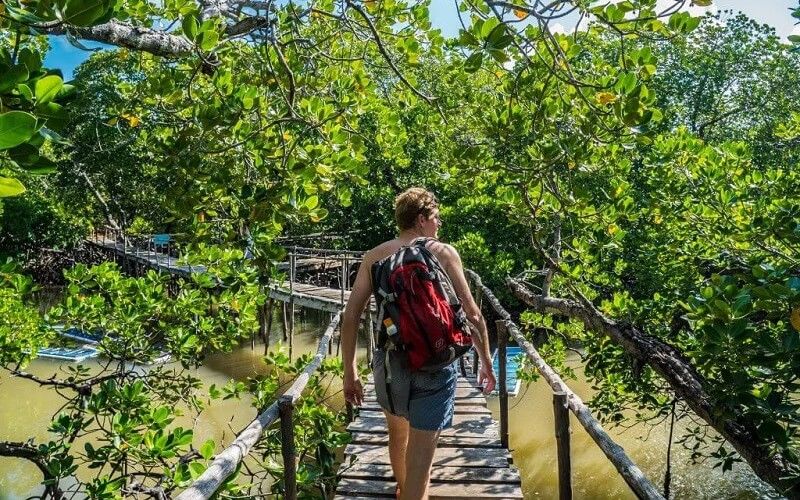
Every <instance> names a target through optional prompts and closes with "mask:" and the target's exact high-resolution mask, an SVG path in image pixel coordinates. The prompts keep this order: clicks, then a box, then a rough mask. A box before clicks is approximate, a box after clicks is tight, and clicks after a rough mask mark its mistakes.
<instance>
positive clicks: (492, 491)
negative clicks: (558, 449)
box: [337, 478, 523, 500]
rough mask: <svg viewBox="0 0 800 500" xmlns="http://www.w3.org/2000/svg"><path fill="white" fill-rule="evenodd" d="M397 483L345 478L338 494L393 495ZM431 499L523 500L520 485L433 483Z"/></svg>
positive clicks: (430, 488)
mask: <svg viewBox="0 0 800 500" xmlns="http://www.w3.org/2000/svg"><path fill="white" fill-rule="evenodd" d="M394 491H395V483H394V482H393V481H391V482H390V481H380V480H371V479H355V478H343V479H342V480H341V481H339V486H338V489H337V493H339V494H342V495H346V496H348V497H350V498H352V496H355V495H393V494H394ZM428 494H429V497H428V498H430V499H437V498H469V499H471V500H475V499H497V498H523V496H522V490H521V488H520V487H519V485H518V484H477V483H473V484H454V483H431V484H430V486H429V489H428Z"/></svg>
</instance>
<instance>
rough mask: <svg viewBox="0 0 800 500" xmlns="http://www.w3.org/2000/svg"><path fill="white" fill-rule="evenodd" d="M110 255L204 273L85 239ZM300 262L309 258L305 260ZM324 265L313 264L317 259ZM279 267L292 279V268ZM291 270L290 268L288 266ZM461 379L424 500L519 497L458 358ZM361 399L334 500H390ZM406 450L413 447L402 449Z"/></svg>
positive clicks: (335, 296)
mask: <svg viewBox="0 0 800 500" xmlns="http://www.w3.org/2000/svg"><path fill="white" fill-rule="evenodd" d="M90 242H91V243H93V244H95V245H98V246H100V247H102V248H104V249H106V250H108V251H111V252H114V254H115V255H121V256H124V258H126V259H129V261H130V260H132V261H133V262H136V263H138V264H140V265H144V266H147V267H151V268H153V269H157V270H159V271H161V272H166V273H170V274H174V275H178V276H189V275H191V274H192V273H202V272H205V271H206V268H205V267H203V266H188V265H184V264H179V263H178V259H177V258H175V257H169V258H168V257H167V255H165V254H163V253H157V252H154V251H152V250H143V249H139V248H134V247H130V246H126V245H124V244H122V243H120V242H118V241H115V240H110V239H100V240H90ZM304 260H308V262H305V261H304ZM320 260H322V261H323V262H322V263H320V262H319V261H320ZM331 260H332V259H331V258H330V257H329V258H327V259H296V260H295V259H293V263H294V265H295V266H296V267H295V269H298V268H302V267H304V266H306V265H307V266H308V267H309V268H317V267H319V266H323V267H324V266H325V265H326V261H327V262H330V261H331ZM287 264H288V263H283V265H284V268H285V269H287V270H289V271H290V272H289V273H288V274H289V276H293V275H294V272H293V270H291V269H289V268H288V267H287ZM288 266H290V264H288ZM268 293H269V296H270V298H272V299H274V300H280V301H284V302H291V303H292V304H294V305H297V306H302V307H308V308H312V309H317V310H323V311H329V312H331V313H338V312H340V311H341V310H342V308H343V306H344V305H345V304H346V303H347V300H348V299H349V298H350V291H349V290H344V291H342V290H341V289H338V288H327V287H322V286H316V285H309V284H306V283H299V282H294V283H290V282H289V281H283V282H280V283H273V284H271V285H270V286H269V292H268ZM465 362H466V368H467V369H466V372H467V375H466V376H464V375H459V379H458V383H457V386H456V401H455V414H454V416H453V426H452V427H451V428H449V429H446V430H444V431H442V433H441V434H440V438H439V443H438V447H437V449H436V453H435V455H434V461H433V469H432V472H431V486H430V490H429V493H430V498H431V499H441V498H470V499H475V500H477V499H498V498H523V495H522V486H521V480H520V476H519V471H518V470H517V469H516V468H515V467H514V466H513V465H512V464H511V461H512V459H511V453H510V452H509V451H508V450H507V449H506V448H505V447H504V446H503V445H502V444H501V439H500V428H499V425H498V423H497V422H496V421H495V420H494V419H493V418H492V413H491V412H490V411H489V409H488V407H487V405H486V398H485V397H484V395H483V393H482V392H481V390H480V389H479V388H478V387H476V381H475V377H474V375H473V374H472V369H471V368H470V367H469V361H468V360H467V359H466V358H465ZM365 390H366V392H365V401H364V406H362V407H361V408H360V409H359V411H358V416H357V417H356V419H355V420H354V421H353V422H352V423H350V425H348V427H347V430H348V431H350V433H351V434H352V438H353V440H352V442H351V443H350V444H349V445H348V446H347V447H346V448H345V450H344V455H345V459H344V462H343V463H342V466H341V468H340V470H339V473H340V475H341V478H342V479H341V481H340V482H339V485H338V487H337V490H336V496H335V498H336V499H342V500H344V499H359V498H394V497H395V487H396V483H395V481H394V477H393V474H392V470H391V465H390V462H389V450H388V447H387V444H388V442H389V436H388V431H387V428H386V419H385V417H384V415H383V412H382V410H381V408H380V407H379V406H378V403H377V400H376V399H375V387H374V384H373V383H372V381H370V382H368V383H367V385H366V387H365ZM409 452H410V453H413V450H409Z"/></svg>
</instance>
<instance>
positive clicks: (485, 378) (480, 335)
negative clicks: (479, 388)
mask: <svg viewBox="0 0 800 500" xmlns="http://www.w3.org/2000/svg"><path fill="white" fill-rule="evenodd" d="M437 247H438V248H437ZM431 250H432V251H434V252H435V253H436V256H437V258H438V259H439V261H440V262H441V263H442V266H444V270H445V271H446V272H447V275H448V276H449V277H450V281H452V282H453V288H455V292H456V295H457V296H458V299H459V300H460V301H461V305H462V307H463V308H464V313H465V314H466V315H467V321H469V322H470V324H471V325H472V326H473V327H474V328H470V332H471V333H472V343H473V345H474V346H475V351H477V353H478V358H479V359H480V366H481V369H480V372H479V375H478V384H481V383H483V385H484V386H483V389H484V392H485V393H487V394H488V393H490V392H492V391H493V390H494V386H495V384H496V380H495V376H494V371H493V368H492V355H491V354H490V353H489V332H488V330H487V328H486V321H485V320H484V319H483V314H482V313H481V309H480V307H478V304H476V303H475V299H473V298H472V293H471V292H470V289H469V284H468V283H467V278H466V276H464V266H463V265H462V263H461V256H460V255H458V252H457V251H456V249H455V248H453V247H452V246H450V245H447V244H445V243H439V242H437V243H434V244H433V245H432V247H431ZM476 330H477V331H476Z"/></svg>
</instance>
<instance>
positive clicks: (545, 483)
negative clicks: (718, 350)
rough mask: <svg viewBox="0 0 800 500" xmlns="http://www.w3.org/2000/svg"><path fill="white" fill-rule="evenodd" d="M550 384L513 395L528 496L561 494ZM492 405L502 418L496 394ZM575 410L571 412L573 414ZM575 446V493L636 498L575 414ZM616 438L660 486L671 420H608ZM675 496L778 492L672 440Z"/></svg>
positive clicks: (517, 454) (582, 392)
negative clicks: (699, 458) (629, 423)
mask: <svg viewBox="0 0 800 500" xmlns="http://www.w3.org/2000/svg"><path fill="white" fill-rule="evenodd" d="M568 362H569V364H570V365H571V366H572V368H573V369H574V370H575V372H576V378H577V380H567V384H568V385H569V386H570V388H571V389H572V390H573V391H575V393H576V394H577V395H578V396H580V397H581V398H582V399H583V400H584V401H588V400H589V399H590V398H591V395H592V393H593V392H594V391H593V390H592V389H591V385H590V384H589V383H588V382H586V381H585V379H584V378H583V371H582V370H581V367H580V360H579V359H577V356H576V357H574V358H572V359H570V360H569V361H568ZM552 401H553V400H552V392H551V390H550V386H549V385H548V384H547V383H546V382H545V381H544V380H543V379H541V378H540V379H539V380H538V381H537V382H535V383H532V384H531V385H530V386H529V387H528V388H527V389H526V388H525V386H524V385H523V386H522V388H521V389H520V394H519V396H517V397H515V398H509V442H510V443H509V446H510V448H512V450H513V452H512V454H513V457H514V464H515V465H516V466H517V467H518V468H519V469H520V474H521V476H522V485H523V488H524V493H525V498H558V475H557V467H558V465H557V458H556V440H555V431H554V428H555V427H554V425H555V424H554V419H553V403H552ZM489 407H490V408H491V409H492V412H493V413H494V415H495V418H497V419H499V417H500V412H499V404H498V399H497V398H491V399H490V400H489ZM570 415H571V414H570ZM685 425H689V424H688V422H687V423H683V422H680V421H679V422H678V423H676V427H675V434H674V435H675V438H676V439H677V438H678V437H680V436H681V435H682V432H681V431H682V429H684V428H685ZM570 428H571V441H572V443H571V445H572V446H571V452H572V473H573V491H574V498H576V499H618V498H622V499H626V498H630V499H634V498H636V497H635V495H633V493H631V491H630V489H629V488H628V486H627V484H626V483H625V481H624V480H623V479H622V477H621V476H620V475H619V473H618V472H617V471H616V469H615V468H614V466H613V465H611V463H610V462H609V461H608V459H607V458H606V457H605V455H604V454H603V452H602V451H600V449H599V448H598V447H597V445H596V444H595V442H594V441H593V440H592V438H591V437H589V435H588V434H587V433H586V431H585V430H584V428H583V427H582V426H581V424H580V423H579V422H578V421H577V420H576V419H575V418H574V417H572V416H571V419H570ZM605 429H606V431H607V432H608V433H609V435H610V436H611V438H612V439H614V441H616V442H617V443H618V444H620V445H621V446H622V447H623V448H624V449H625V451H626V453H627V454H628V456H629V457H630V458H631V459H632V460H633V462H634V463H636V464H637V465H638V466H639V468H641V469H642V472H644V474H645V476H646V477H648V478H649V479H650V480H651V481H652V482H653V483H654V484H655V485H656V487H657V488H658V489H659V490H661V489H662V485H663V479H664V472H665V469H666V466H665V464H666V450H667V439H668V436H669V426H668V424H667V423H666V422H665V423H664V424H663V425H659V426H656V427H652V426H644V425H638V426H635V427H632V428H628V429H622V428H619V427H618V428H611V427H609V426H605ZM672 450H673V455H672V483H671V491H672V498H709V499H712V498H713V499H755V498H776V497H775V496H770V494H769V491H770V489H769V488H768V487H767V486H765V485H764V484H763V483H761V482H760V481H759V480H758V478H756V477H755V476H754V475H753V473H752V472H751V471H750V469H749V468H747V467H746V466H741V465H740V466H734V469H733V470H732V471H729V472H726V473H725V474H723V473H722V472H721V470H720V469H719V468H717V469H714V468H712V466H713V463H706V464H697V465H691V464H690V463H689V461H688V458H689V455H690V453H689V452H688V451H686V450H685V449H683V448H682V447H681V445H673V448H672Z"/></svg>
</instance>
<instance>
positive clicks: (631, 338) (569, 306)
mask: <svg viewBox="0 0 800 500" xmlns="http://www.w3.org/2000/svg"><path fill="white" fill-rule="evenodd" d="M506 282H507V284H508V286H509V288H510V289H511V291H512V293H513V294H514V295H515V296H516V297H517V298H518V299H520V300H521V301H522V302H523V303H524V304H526V305H527V306H528V307H530V308H532V309H534V310H535V311H537V312H540V313H556V314H562V315H565V316H568V317H570V318H575V319H580V320H582V321H583V322H584V325H585V326H586V328H587V329H589V330H592V331H595V332H598V333H602V334H605V335H607V336H608V337H609V338H611V339H612V340H613V341H614V342H616V343H617V344H618V345H620V346H621V347H622V348H623V349H624V350H625V352H626V353H627V354H628V355H630V356H632V357H633V358H634V359H636V360H637V361H639V362H641V363H644V364H647V365H649V366H650V367H651V368H653V370H655V371H656V373H658V374H659V375H660V376H661V377H662V378H663V379H664V380H665V381H666V382H667V383H668V384H669V385H670V387H671V388H672V389H673V390H674V391H675V394H676V395H677V396H678V397H679V398H680V399H681V400H683V401H684V402H686V404H687V405H688V406H689V407H690V408H691V409H692V411H694V413H695V414H696V415H697V416H698V417H700V418H702V419H703V420H704V421H706V422H707V423H708V424H709V425H710V426H711V427H713V428H714V429H716V430H717V432H719V433H720V434H721V435H722V436H723V437H724V438H725V439H726V440H727V441H728V442H729V443H730V444H731V446H733V447H734V448H735V449H736V451H737V452H739V454H740V455H741V456H742V458H744V459H745V460H746V461H747V463H748V464H750V467H752V469H753V471H754V472H755V473H756V475H758V477H760V478H761V479H763V480H764V481H766V482H768V483H769V484H771V485H772V486H773V487H775V488H776V489H778V491H780V492H781V493H783V494H784V495H786V496H787V497H789V498H800V484H798V483H797V472H798V471H797V468H796V467H795V466H793V465H792V463H791V460H787V459H786V458H785V457H784V456H782V455H781V454H779V453H775V454H773V453H772V452H771V450H770V446H769V444H768V443H766V442H764V441H763V440H762V439H760V438H759V436H758V433H757V430H756V429H755V428H754V427H753V425H752V424H751V423H750V422H748V421H747V419H746V418H745V417H744V416H742V415H741V413H740V412H738V411H737V410H731V409H728V408H723V407H722V405H719V404H717V403H716V401H714V398H713V397H712V396H711V395H710V394H708V392H707V391H706V389H705V386H706V381H705V379H704V378H703V376H702V375H700V374H699V373H698V372H697V370H696V369H695V367H694V366H693V365H692V364H691V363H690V362H689V361H688V360H687V359H686V357H685V356H684V355H683V353H682V352H680V351H679V350H678V349H677V348H675V347H674V346H672V345H670V344H667V343H666V342H663V341H661V340H659V339H657V338H655V337H653V336H651V335H647V334H646V333H644V332H642V331H641V330H639V329H638V328H637V327H636V326H633V325H629V324H623V323H617V322H616V321H614V320H612V319H611V318H609V317H607V316H605V315H604V314H603V313H602V312H600V311H599V310H598V309H597V308H596V307H594V305H593V304H592V303H591V302H590V301H588V299H586V298H585V297H581V299H582V300H580V301H574V300H569V299H562V298H555V297H543V296H541V295H536V294H534V293H533V292H531V291H530V290H529V289H528V288H527V287H525V286H524V285H523V284H522V283H520V282H518V281H517V280H515V279H513V278H508V279H507V280H506Z"/></svg>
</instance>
